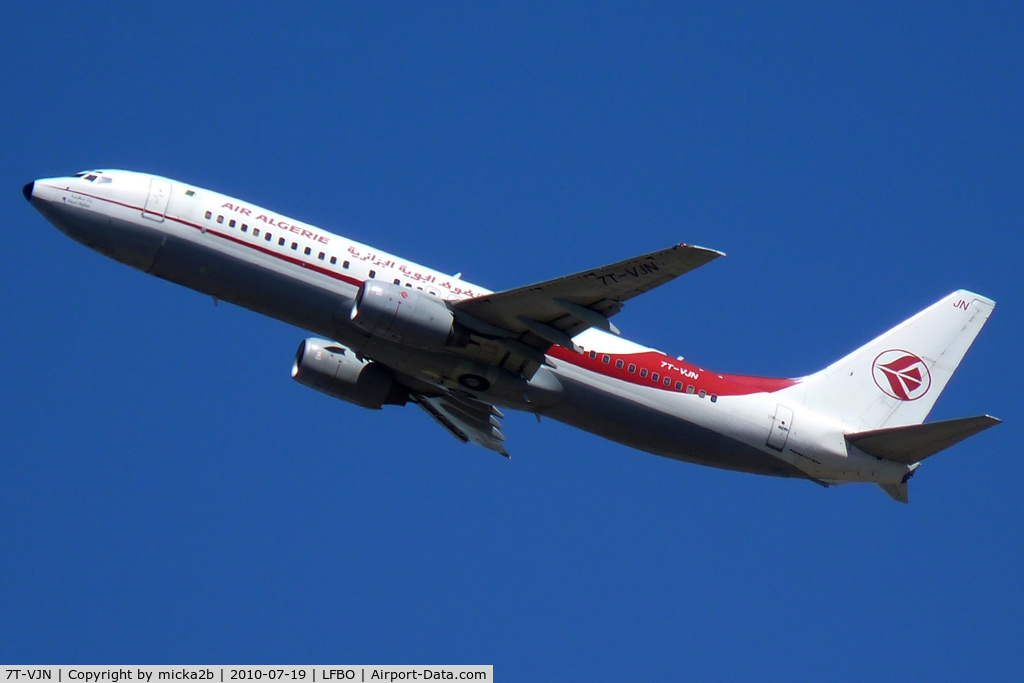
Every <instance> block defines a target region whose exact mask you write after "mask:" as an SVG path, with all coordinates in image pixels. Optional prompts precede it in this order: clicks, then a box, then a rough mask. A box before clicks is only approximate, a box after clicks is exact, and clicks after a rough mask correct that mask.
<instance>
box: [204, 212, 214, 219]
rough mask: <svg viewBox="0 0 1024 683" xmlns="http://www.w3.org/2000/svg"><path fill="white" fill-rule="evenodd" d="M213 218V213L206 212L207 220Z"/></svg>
mask: <svg viewBox="0 0 1024 683" xmlns="http://www.w3.org/2000/svg"><path fill="white" fill-rule="evenodd" d="M211 218H213V212H212V211H207V212H206V219H207V220H209V219H211Z"/></svg>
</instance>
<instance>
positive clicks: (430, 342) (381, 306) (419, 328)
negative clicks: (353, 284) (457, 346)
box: [350, 280, 455, 351]
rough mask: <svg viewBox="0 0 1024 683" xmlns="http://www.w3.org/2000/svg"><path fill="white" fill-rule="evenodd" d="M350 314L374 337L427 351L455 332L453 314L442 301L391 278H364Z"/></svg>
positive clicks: (435, 347) (438, 348) (435, 348)
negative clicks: (393, 281) (399, 283)
mask: <svg viewBox="0 0 1024 683" xmlns="http://www.w3.org/2000/svg"><path fill="white" fill-rule="evenodd" d="M350 317H351V318H352V322H353V323H354V324H355V325H356V326H357V327H359V328H360V329H361V330H363V331H365V332H369V333H370V334H371V335H373V336H375V337H380V338H382V339H387V340H388V341H393V342H398V343H400V344H406V345H409V346H416V347H418V348H421V349H427V350H429V351H437V350H440V349H443V348H444V347H445V345H446V344H447V343H448V342H449V341H450V340H451V339H452V338H453V336H454V333H455V316H454V315H453V314H452V312H451V309H449V308H448V306H447V305H445V303H444V302H443V301H441V300H440V299H438V298H437V297H434V296H431V295H429V294H424V293H423V292H421V291H419V290H416V289H410V288H408V287H402V286H401V285H396V284H394V283H391V282H380V281H377V280H367V281H366V282H364V283H363V285H362V286H361V287H360V288H359V293H358V294H357V295H356V300H355V303H353V304H352V314H351V316H350Z"/></svg>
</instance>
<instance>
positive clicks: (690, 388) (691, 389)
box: [686, 384, 693, 394]
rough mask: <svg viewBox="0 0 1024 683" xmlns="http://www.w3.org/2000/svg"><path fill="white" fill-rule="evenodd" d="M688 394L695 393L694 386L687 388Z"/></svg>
mask: <svg viewBox="0 0 1024 683" xmlns="http://www.w3.org/2000/svg"><path fill="white" fill-rule="evenodd" d="M686 393H688V394H692V393H693V385H692V384H691V385H690V386H688V387H686Z"/></svg>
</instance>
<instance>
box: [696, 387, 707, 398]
mask: <svg viewBox="0 0 1024 683" xmlns="http://www.w3.org/2000/svg"><path fill="white" fill-rule="evenodd" d="M697 395H698V396H700V397H701V398H704V397H705V396H707V395H708V394H707V392H706V391H704V390H703V389H701V390H700V393H698V394H697Z"/></svg>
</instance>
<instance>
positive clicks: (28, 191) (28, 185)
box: [21, 180, 36, 201]
mask: <svg viewBox="0 0 1024 683" xmlns="http://www.w3.org/2000/svg"><path fill="white" fill-rule="evenodd" d="M35 185H36V181H34V180H33V181H32V182H30V183H25V187H23V188H21V193H22V194H23V195H25V199H27V200H28V201H32V190H33V189H35Z"/></svg>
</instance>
